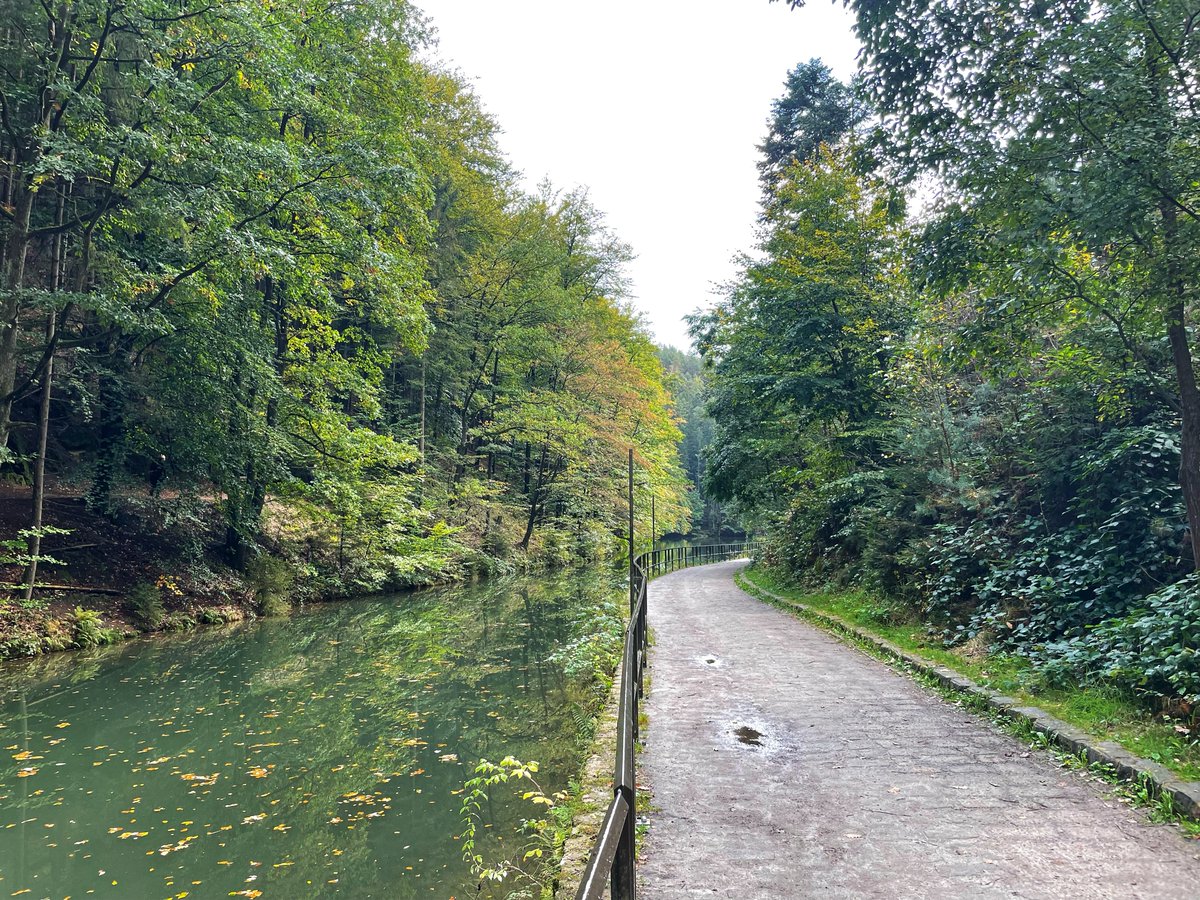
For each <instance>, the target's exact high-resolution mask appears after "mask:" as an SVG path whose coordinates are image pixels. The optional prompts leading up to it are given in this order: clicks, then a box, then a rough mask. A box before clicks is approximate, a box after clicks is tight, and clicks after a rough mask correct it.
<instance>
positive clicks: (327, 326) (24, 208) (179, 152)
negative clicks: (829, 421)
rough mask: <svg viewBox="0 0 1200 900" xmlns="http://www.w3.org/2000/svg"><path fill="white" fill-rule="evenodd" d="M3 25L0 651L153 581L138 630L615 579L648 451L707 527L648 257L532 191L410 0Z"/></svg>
mask: <svg viewBox="0 0 1200 900" xmlns="http://www.w3.org/2000/svg"><path fill="white" fill-rule="evenodd" d="M0 23H3V24H2V28H0V259H2V265H0V323H2V324H0V475H2V476H3V486H2V487H0V490H2V491H3V492H4V493H3V503H0V507H3V510H4V513H3V516H2V517H0V540H2V541H3V543H2V544H0V562H2V563H4V566H3V567H2V568H3V569H4V572H5V573H7V576H8V577H7V579H6V580H7V581H8V582H9V584H10V588H11V589H12V590H13V591H14V596H15V598H17V599H18V600H19V601H20V602H19V603H9V604H8V605H7V606H5V608H4V609H3V610H0V613H2V615H3V617H4V618H5V620H6V622H5V628H4V630H5V631H6V633H7V636H6V638H5V643H4V645H3V647H2V648H0V655H21V654H25V653H30V652H36V650H38V649H56V648H57V647H59V646H61V645H63V644H70V643H71V642H72V641H74V642H75V643H77V644H78V643H79V636H80V635H81V634H83V633H84V632H87V633H88V634H92V632H94V629H92V630H91V631H89V630H88V629H87V628H85V627H84V626H82V625H81V624H80V623H81V622H82V621H83V620H82V619H80V618H79V617H80V616H85V614H87V613H90V611H89V610H80V609H77V610H76V613H75V614H73V615H74V616H75V619H76V621H75V622H74V624H72V623H70V622H68V623H67V625H66V626H64V627H65V628H66V629H67V633H66V634H60V633H58V632H56V631H55V630H54V628H51V629H50V631H47V630H46V627H47V626H46V623H45V622H43V621H42V619H44V618H45V616H44V615H43V612H44V606H45V603H46V596H47V592H46V591H45V590H43V589H42V588H41V587H40V585H43V584H47V585H49V586H50V587H54V586H56V585H57V586H63V585H66V586H67V587H70V586H73V585H74V586H79V585H84V584H87V583H91V584H93V585H95V584H96V583H97V582H98V583H99V584H100V585H101V588H103V587H104V586H105V585H107V587H108V591H107V594H108V595H116V594H118V593H128V592H129V590H130V586H131V585H132V593H133V595H134V599H133V601H132V602H133V605H134V609H133V613H134V614H135V615H134V618H135V619H139V620H141V621H140V624H142V625H145V626H147V627H151V628H153V627H159V626H160V625H161V623H162V622H163V621H164V617H165V620H166V621H167V623H168V625H171V624H181V623H183V624H186V621H187V617H188V616H189V615H191V616H192V617H193V618H194V616H195V610H192V611H191V612H190V613H189V612H188V611H187V610H186V609H183V607H186V605H187V603H188V602H190V600H191V599H194V598H200V599H204V598H208V599H209V600H211V601H212V602H214V603H217V604H218V605H221V604H226V605H228V604H232V605H233V606H237V605H238V604H239V603H240V604H242V605H244V606H245V605H248V607H249V608H251V609H253V608H257V609H258V610H259V611H261V610H262V609H263V608H266V607H268V606H271V605H272V604H278V602H286V600H287V599H288V598H289V597H291V598H296V597H299V598H301V599H303V598H304V597H309V598H329V597H337V596H344V595H348V594H353V593H362V592H367V591H378V590H382V589H388V588H397V587H404V586H410V585H418V584H425V583H432V582H439V581H445V580H450V579H455V578H461V577H464V576H467V575H471V574H477V573H482V572H497V571H499V572H504V571H512V570H514V569H531V568H532V569H537V568H549V567H553V566H556V565H561V564H564V563H567V562H570V561H572V560H585V559H586V560H591V559H597V558H603V557H605V556H607V555H609V554H611V553H612V552H613V551H614V549H615V548H619V546H620V543H619V541H618V539H617V535H619V534H620V533H621V530H622V528H623V523H624V521H625V517H626V515H627V512H626V506H625V500H624V490H625V487H624V484H625V482H624V479H625V467H626V457H627V454H628V452H629V450H631V449H632V450H633V452H634V454H635V457H636V463H637V469H638V473H639V475H638V478H639V482H638V488H637V490H638V498H639V508H640V507H643V506H644V507H646V508H647V509H648V508H649V505H650V504H649V499H650V497H651V496H653V498H654V500H655V505H656V513H657V522H658V523H659V524H660V526H661V527H660V531H667V530H675V531H683V532H686V531H687V530H688V525H689V521H690V515H691V508H690V504H691V500H690V498H689V497H688V488H687V481H686V478H685V476H684V472H683V467H682V464H681V461H680V457H679V455H678V452H677V442H678V441H679V439H680V431H679V424H680V421H679V419H678V418H677V417H676V416H675V414H674V413H673V411H672V408H673V401H672V399H671V396H670V394H669V392H668V389H667V381H668V380H670V379H669V378H668V376H667V375H666V374H665V373H664V369H663V366H662V363H661V362H660V360H659V356H658V348H656V347H655V345H654V343H653V341H652V339H651V338H650V336H649V334H648V332H647V331H646V329H645V328H644V326H643V325H642V324H641V322H640V321H639V319H638V317H637V315H636V314H635V312H634V311H633V310H632V307H631V306H630V305H629V303H628V302H627V297H626V284H625V276H624V273H623V267H624V265H625V264H626V262H627V261H628V260H629V258H630V254H631V251H630V249H629V248H628V247H627V246H626V245H625V244H623V243H622V242H621V240H620V239H619V238H618V237H617V236H616V235H614V234H613V233H612V232H611V230H610V229H609V228H608V227H607V226H606V224H605V221H604V217H603V214H602V213H601V212H600V211H599V210H598V209H596V208H595V207H594V206H593V205H592V204H591V203H590V202H589V199H588V196H587V193H586V191H585V190H583V189H578V188H575V189H561V188H558V187H555V186H553V185H550V184H543V185H542V186H540V187H539V188H538V189H536V190H534V191H529V190H526V189H523V188H522V187H521V179H520V177H519V173H517V172H516V171H515V170H514V169H513V168H512V166H511V165H510V164H509V163H508V162H507V160H506V159H505V158H504V157H503V155H502V154H501V152H500V150H499V149H498V145H497V135H498V133H499V125H498V124H497V122H496V121H494V120H493V118H492V117H490V116H489V115H488V114H487V112H486V111H485V110H484V108H483V106H482V104H481V102H480V101H479V100H478V98H477V97H476V96H475V94H474V93H473V91H472V89H471V88H470V87H469V86H468V85H467V84H466V83H465V81H464V80H463V78H462V77H461V76H460V75H458V74H457V73H455V72H454V71H450V70H447V69H445V68H444V67H442V66H440V65H439V64H437V63H433V62H430V61H429V59H430V58H431V55H430V53H429V52H427V51H428V50H429V47H430V43H431V37H430V29H429V26H428V24H427V22H426V21H425V20H424V19H423V17H422V16H421V14H420V13H419V11H417V10H416V9H415V8H414V7H411V6H409V5H408V4H407V3H404V2H401V0H384V2H379V0H369V2H368V0H344V2H337V3H330V4H322V5H319V6H317V7H314V6H312V5H311V4H307V3H300V2H297V0H272V2H270V3H262V2H259V0H217V2H215V3H211V2H205V3H191V2H182V3H180V2H164V0H132V2H129V0H83V2H76V3H70V4H62V5H51V4H42V3H36V2H32V0H2V3H0ZM693 375H694V373H693ZM677 380H678V379H677ZM647 520H648V513H647ZM648 524H649V523H648V521H647V523H646V527H645V530H646V531H647V532H648ZM639 527H641V526H640V524H639ZM81 541H82V544H81V543H80V542H81ZM35 586H37V587H35ZM118 589H119V590H118ZM50 596H51V599H53V600H54V602H55V603H56V604H57V605H58V606H64V602H65V606H64V608H65V609H68V610H69V608H70V607H72V606H74V605H75V601H76V600H78V599H79V598H78V597H76V596H75V595H74V594H72V593H70V592H69V591H68V592H67V593H65V594H63V593H61V592H60V593H59V594H53V592H51V594H50ZM85 599H86V598H85ZM91 599H92V600H93V601H94V600H95V597H94V596H93V597H92V598H91ZM101 599H103V597H101ZM114 602H115V601H114ZM164 604H165V606H164ZM85 605H86V604H85ZM181 610H182V611H181ZM219 615H224V613H219ZM31 616H32V619H31V618H30V617H31ZM39 616H40V617H41V618H39ZM68 618H70V616H68ZM85 618H86V616H85ZM81 628H83V631H81V630H80V629H81ZM72 629H73V630H72ZM59 630H60V631H61V629H59ZM72 635H74V637H73V636H72Z"/></svg>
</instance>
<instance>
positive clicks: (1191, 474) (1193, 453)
mask: <svg viewBox="0 0 1200 900" xmlns="http://www.w3.org/2000/svg"><path fill="white" fill-rule="evenodd" d="M1184 314H1185V313H1184V306H1183V304H1182V303H1180V304H1178V305H1177V306H1176V307H1175V309H1174V310H1172V312H1171V321H1170V323H1169V324H1168V326H1167V337H1168V338H1169V340H1170V342H1171V356H1172V358H1173V359H1174V361H1175V376H1176V378H1177V379H1178V381H1179V410H1180V416H1181V418H1182V420H1183V428H1182V431H1181V434H1180V441H1179V449H1180V459H1179V486H1180V487H1181V488H1182V489H1183V502H1184V506H1186V507H1187V518H1188V530H1189V532H1190V536H1191V547H1192V567H1193V568H1194V569H1195V570H1196V571H1200V387H1198V386H1197V384H1196V366H1195V361H1194V360H1193V358H1192V352H1191V347H1190V346H1189V345H1188V333H1187V325H1186V323H1185V320H1184Z"/></svg>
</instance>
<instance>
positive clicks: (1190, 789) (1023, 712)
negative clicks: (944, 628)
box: [735, 577, 1200, 821]
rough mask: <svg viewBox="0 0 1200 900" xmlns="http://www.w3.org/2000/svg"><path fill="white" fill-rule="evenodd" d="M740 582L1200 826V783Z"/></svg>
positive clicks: (836, 618)
mask: <svg viewBox="0 0 1200 900" xmlns="http://www.w3.org/2000/svg"><path fill="white" fill-rule="evenodd" d="M742 580H743V582H744V583H742V584H737V586H738V587H739V588H740V589H741V590H742V591H744V592H745V593H746V594H748V595H749V596H751V597H755V598H756V599H759V600H763V601H766V602H769V603H772V604H774V605H777V606H784V607H788V608H790V609H794V610H796V611H797V612H799V613H801V614H802V615H803V616H804V617H805V618H806V619H809V620H810V621H812V622H814V623H816V624H818V625H820V626H822V627H823V628H824V630H826V631H832V632H834V634H835V635H845V636H849V637H852V638H854V639H855V640H856V641H861V642H862V643H864V644H866V645H868V646H870V647H873V648H874V649H876V650H878V651H879V652H880V653H882V654H884V655H885V656H888V657H890V658H892V659H893V660H895V661H896V662H899V663H903V664H904V665H906V666H910V667H912V668H913V669H915V670H916V671H918V672H921V673H923V674H925V675H927V676H929V677H930V678H933V679H934V680H936V681H937V682H938V684H940V685H941V686H942V687H944V688H946V689H948V690H951V691H955V692H957V693H960V694H966V695H969V696H973V697H976V698H978V699H979V700H981V701H983V703H984V704H986V705H987V706H988V707H989V708H991V709H992V710H994V711H995V712H996V713H997V714H999V715H1001V716H1004V717H1005V718H1008V719H1012V720H1014V721H1023V722H1026V723H1027V724H1028V725H1029V726H1030V727H1031V728H1032V729H1033V730H1034V731H1036V732H1038V733H1039V734H1043V735H1045V736H1046V737H1047V738H1048V739H1049V740H1050V741H1052V742H1053V743H1054V744H1056V745H1057V746H1058V747H1060V748H1062V749H1063V750H1065V751H1067V752H1068V753H1072V754H1075V755H1086V757H1087V760H1088V762H1089V763H1099V764H1102V765H1107V766H1111V767H1112V769H1113V771H1114V772H1115V773H1116V775H1117V776H1118V777H1119V778H1121V779H1122V780H1124V781H1130V782H1133V783H1135V784H1138V783H1141V784H1144V785H1145V786H1146V787H1148V788H1149V789H1150V791H1151V792H1152V793H1153V795H1154V796H1155V797H1169V798H1170V800H1171V805H1172V806H1173V807H1174V809H1175V811H1176V812H1177V813H1178V814H1179V815H1181V816H1186V817H1187V818H1189V819H1193V820H1196V821H1200V781H1183V780H1182V779H1181V778H1179V777H1178V776H1176V775H1175V773H1174V772H1172V771H1171V770H1170V769H1168V768H1167V767H1166V766H1163V765H1161V764H1159V763H1156V762H1154V761H1152V760H1149V759H1143V758H1142V757H1140V756H1135V755H1134V754H1132V753H1130V752H1129V751H1128V750H1126V749H1125V748H1124V747H1122V746H1121V745H1120V744H1117V743H1114V742H1113V741H1102V740H1100V739H1099V738H1097V737H1095V736H1094V735H1091V734H1088V733H1087V732H1085V731H1083V730H1082V729H1080V728H1076V727H1075V726H1074V725H1071V724H1069V723H1067V722H1064V721H1063V720H1062V719H1059V718H1056V717H1055V716H1052V715H1050V714H1049V713H1048V712H1046V711H1045V710H1043V709H1039V708H1038V707H1036V706H1022V705H1021V704H1020V702H1019V701H1018V700H1016V699H1014V698H1012V697H1009V696H1007V695H1005V694H1002V693H1000V692H999V691H993V690H992V689H991V688H987V687H984V686H983V685H981V684H979V683H978V682H976V681H974V680H972V679H970V678H968V677H966V676H965V675H960V674H959V673H958V672H955V671H954V670H953V669H949V668H947V667H946V666H940V665H938V664H937V663H933V662H930V661H929V660H927V659H924V658H923V657H920V656H918V655H916V654H915V653H910V652H909V651H907V650H905V649H904V648H902V647H899V646H897V645H896V644H893V643H892V642H891V641H888V640H885V639H884V638H881V637H878V636H877V635H874V634H872V633H871V632H869V631H867V630H866V629H863V628H860V627H859V626H857V625H854V624H852V623H850V622H847V621H846V620H845V619H843V618H841V617H840V616H835V615H832V614H830V613H827V612H823V611H822V610H818V609H814V608H813V607H811V606H809V605H808V604H806V603H802V602H800V601H799V600H793V599H791V598H789V597H782V596H780V595H779V594H776V593H774V592H773V591H769V590H767V589H766V588H764V587H760V586H759V585H757V584H754V583H753V582H751V581H750V580H749V579H748V578H745V577H743V579H742ZM736 583H737V582H736V581H735V584H736Z"/></svg>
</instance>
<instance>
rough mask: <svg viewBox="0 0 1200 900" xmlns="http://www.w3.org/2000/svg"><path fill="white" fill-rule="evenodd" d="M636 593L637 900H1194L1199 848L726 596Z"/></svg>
mask: <svg viewBox="0 0 1200 900" xmlns="http://www.w3.org/2000/svg"><path fill="white" fill-rule="evenodd" d="M743 565H745V563H744V562H731V563H720V564H717V565H710V566H704V567H701V568H695V569H689V570H683V571H680V572H676V573H674V574H672V575H668V576H666V577H663V578H660V579H657V580H656V581H654V582H653V584H652V585H651V588H650V597H649V600H650V622H651V627H652V628H653V630H654V634H655V638H656V646H655V648H654V650H653V651H652V656H651V676H652V688H653V689H652V691H651V693H650V695H649V698H648V711H649V718H650V727H649V729H648V731H647V733H646V748H645V752H644V753H643V754H642V758H641V770H640V773H639V781H641V782H643V783H645V784H646V785H647V786H648V787H649V788H650V789H651V791H652V792H653V797H652V803H653V810H654V811H653V812H652V813H651V815H650V824H651V827H650V831H649V833H648V835H647V837H646V838H645V843H644V846H643V855H642V861H641V863H640V865H639V873H640V879H641V882H642V891H643V896H644V897H647V898H668V897H738V898H750V897H763V898H766V897H773V898H790V897H796V898H799V897H891V898H939V900H940V898H958V897H970V898H992V897H1063V898H1073V900H1075V898H1194V897H1197V896H1200V842H1197V841H1194V840H1188V839H1187V838H1185V837H1184V836H1183V835H1181V834H1180V832H1179V831H1178V830H1177V829H1174V828H1171V827H1167V826H1153V825H1149V824H1147V823H1146V821H1145V818H1144V817H1143V816H1142V815H1141V814H1140V813H1138V812H1136V811H1133V810H1130V809H1128V808H1127V807H1125V806H1123V805H1122V804H1120V803H1118V802H1116V801H1114V800H1111V799H1108V798H1107V797H1106V796H1105V794H1104V790H1103V787H1102V786H1099V785H1095V784H1093V783H1091V782H1089V781H1087V780H1085V779H1084V778H1082V777H1080V776H1079V775H1076V774H1073V773H1070V772H1067V771H1064V770H1063V769H1061V768H1059V767H1057V766H1056V765H1054V763H1053V762H1052V761H1051V760H1050V759H1049V758H1048V757H1047V756H1045V755H1043V754H1040V753H1030V752H1029V750H1028V748H1027V747H1026V746H1025V745H1023V744H1021V743H1020V742H1018V741H1017V740H1016V739H1014V738H1011V737H1009V736H1007V735H1004V734H1002V733H1000V732H998V731H996V730H995V729H993V728H992V727H991V726H990V725H988V724H987V723H986V722H985V721H983V720H981V719H979V718H977V717H975V716H973V715H971V714H970V713H968V712H966V711H964V710H961V709H959V708H957V707H955V706H953V705H951V704H948V703H946V702H944V701H942V700H941V699H939V698H938V697H936V696H935V695H933V694H930V693H928V692H927V691H926V690H925V689H924V688H922V687H921V686H920V685H918V684H916V683H915V682H913V681H911V680H909V679H908V678H905V677H904V676H902V675H899V674H897V673H896V672H893V671H892V670H891V669H889V668H888V667H887V666H885V665H884V664H882V663H880V662H877V661H876V660H874V659H871V658H870V657H868V656H865V655H864V654H862V653H860V652H858V651H857V650H854V649H851V648H849V647H847V646H846V645H844V644H842V643H840V642H839V641H837V640H835V639H834V638H832V637H830V636H828V635H826V634H824V633H823V632H821V631H818V630H816V629H814V628H812V627H810V626H809V625H807V624H805V623H803V622H800V621H798V620H796V619H795V618H793V617H791V616H789V615H786V614H785V613H783V612H780V611H778V610H776V609H774V608H772V607H770V606H767V605H766V604H764V603H761V602H759V601H757V600H755V599H753V598H751V597H749V596H748V595H746V594H745V593H743V592H742V591H740V590H739V589H738V588H737V587H736V586H735V585H734V583H733V574H734V573H735V572H736V571H737V570H738V569H739V568H740V567H742V566H743Z"/></svg>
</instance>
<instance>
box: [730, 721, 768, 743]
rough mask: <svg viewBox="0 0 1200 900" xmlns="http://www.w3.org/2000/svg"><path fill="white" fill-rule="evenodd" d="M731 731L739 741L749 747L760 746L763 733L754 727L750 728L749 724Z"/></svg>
mask: <svg viewBox="0 0 1200 900" xmlns="http://www.w3.org/2000/svg"><path fill="white" fill-rule="evenodd" d="M733 733H734V736H735V737H737V739H738V741H739V742H740V743H743V744H746V745H747V746H749V747H761V746H762V745H763V743H762V737H763V733H762V732H761V731H759V730H758V729H756V728H751V727H750V726H749V725H743V726H741V727H740V728H735V729H734V731H733Z"/></svg>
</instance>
